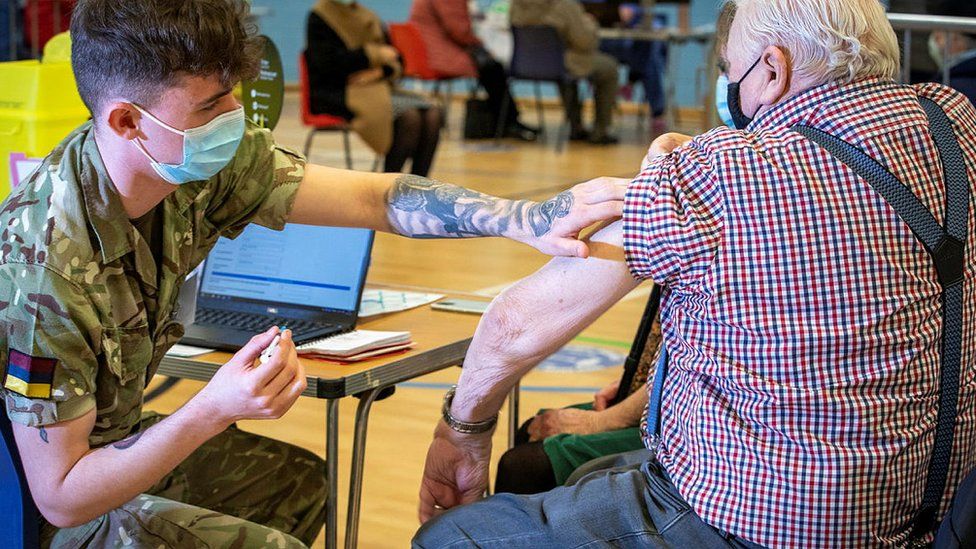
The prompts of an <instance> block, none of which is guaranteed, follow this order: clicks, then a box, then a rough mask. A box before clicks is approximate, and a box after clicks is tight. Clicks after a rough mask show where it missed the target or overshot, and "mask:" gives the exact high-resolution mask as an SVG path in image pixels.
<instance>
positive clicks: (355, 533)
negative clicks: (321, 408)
mask: <svg viewBox="0 0 976 549" xmlns="http://www.w3.org/2000/svg"><path fill="white" fill-rule="evenodd" d="M382 390H383V388H382V387H378V388H376V389H370V390H369V391H366V392H365V393H362V394H361V395H359V406H358V407H357V408H356V428H355V434H354V436H353V443H352V470H351V472H350V474H349V504H348V505H349V507H348V513H347V514H346V544H345V547H346V549H355V547H356V545H357V544H358V542H359V509H360V503H361V501H362V495H363V467H364V465H365V461H366V427H367V426H368V423H369V410H370V408H371V407H372V406H373V402H375V401H376V397H377V396H379V394H380V392H381V391H382Z"/></svg>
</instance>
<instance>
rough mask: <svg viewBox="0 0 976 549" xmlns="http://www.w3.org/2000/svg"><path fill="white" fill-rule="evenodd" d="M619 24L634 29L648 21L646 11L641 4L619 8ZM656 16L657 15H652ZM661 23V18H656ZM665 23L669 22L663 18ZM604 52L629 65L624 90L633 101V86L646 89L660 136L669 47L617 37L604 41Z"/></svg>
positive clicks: (654, 131)
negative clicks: (639, 85) (645, 18)
mask: <svg viewBox="0 0 976 549" xmlns="http://www.w3.org/2000/svg"><path fill="white" fill-rule="evenodd" d="M618 9H619V12H620V18H619V23H620V24H621V25H622V26H624V27H626V28H634V27H636V26H637V25H639V24H640V22H641V20H642V19H643V18H644V8H643V7H641V6H640V5H639V4H632V3H624V4H620V5H619V8H618ZM652 17H653V16H652ZM654 19H655V23H657V21H658V18H654ZM660 20H661V21H662V23H661V24H663V22H664V21H665V20H664V18H663V16H662V17H661V19H660ZM600 51H602V52H604V53H607V54H609V55H612V56H613V57H614V58H616V59H617V60H618V61H620V62H621V63H622V64H624V65H626V66H627V68H628V71H627V87H625V88H624V89H622V90H621V92H622V93H623V94H624V96H625V98H626V99H627V100H628V101H629V100H630V97H631V95H632V93H633V91H632V86H633V84H634V83H636V82H640V83H641V84H643V86H644V100H645V101H647V105H648V107H649V108H650V113H651V133H652V134H654V135H657V134H660V133H662V132H663V131H664V130H665V126H666V121H665V119H664V107H665V105H664V74H663V73H664V67H665V64H666V63H667V44H665V43H664V42H660V41H656V40H655V41H650V40H633V39H629V38H617V39H610V40H601V41H600Z"/></svg>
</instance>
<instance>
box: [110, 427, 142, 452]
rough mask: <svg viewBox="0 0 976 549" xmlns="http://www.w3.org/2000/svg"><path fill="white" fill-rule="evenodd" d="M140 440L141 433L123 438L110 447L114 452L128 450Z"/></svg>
mask: <svg viewBox="0 0 976 549" xmlns="http://www.w3.org/2000/svg"><path fill="white" fill-rule="evenodd" d="M140 438H142V431H139V432H138V433H136V434H134V435H130V436H127V437H125V438H123V439H122V440H120V441H118V442H116V443H115V444H113V445H112V447H113V448H115V449H116V450H128V449H129V448H132V447H133V446H135V444H136V442H139V439H140Z"/></svg>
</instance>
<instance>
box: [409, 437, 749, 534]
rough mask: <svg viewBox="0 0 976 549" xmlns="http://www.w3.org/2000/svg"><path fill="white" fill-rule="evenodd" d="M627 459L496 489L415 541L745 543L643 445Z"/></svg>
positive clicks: (422, 530) (433, 525)
mask: <svg viewBox="0 0 976 549" xmlns="http://www.w3.org/2000/svg"><path fill="white" fill-rule="evenodd" d="M642 452H644V453H643V454H641V453H640V452H638V453H634V455H635V456H639V457H641V458H643V459H642V460H641V462H640V463H633V464H629V465H624V466H622V467H617V468H613V469H608V470H601V471H595V472H593V473H591V474H589V475H586V476H585V477H583V478H582V479H580V480H579V482H577V483H576V484H574V485H573V486H564V487H561V488H556V489H554V490H551V491H549V492H546V493H543V494H535V495H530V496H518V495H514V494H499V495H495V496H492V497H490V498H487V499H484V500H482V501H479V502H477V503H472V504H470V505H464V506H461V507H457V508H454V509H452V510H450V511H448V512H447V513H444V514H443V515H441V516H440V517H437V518H436V519H432V520H430V521H429V522H427V523H426V524H424V525H423V526H422V527H421V528H420V530H419V531H418V532H417V535H416V536H415V537H414V539H413V547H415V548H418V549H421V548H422V549H433V548H460V547H484V548H498V549H513V548H518V547H532V548H540V549H541V548H553V549H556V548H560V549H563V548H566V549H569V548H580V547H587V548H596V547H656V548H664V547H674V548H678V549H690V548H693V547H709V548H711V547H734V548H751V547H756V546H755V545H753V544H750V543H748V542H745V541H744V540H739V539H736V538H734V537H733V536H730V535H728V534H726V533H724V532H722V531H720V530H718V529H716V528H713V527H711V526H709V525H707V524H705V523H704V522H702V520H701V519H700V518H699V517H698V515H696V514H695V513H694V512H693V511H692V510H691V508H690V506H689V505H688V503H686V502H685V501H684V500H683V499H682V498H681V495H680V494H678V490H677V489H676V488H675V487H674V485H673V484H671V480H670V479H669V478H668V475H667V473H665V472H664V470H663V469H662V468H661V466H660V464H658V462H657V461H656V460H654V459H653V458H651V459H647V458H648V457H649V453H648V452H647V451H642Z"/></svg>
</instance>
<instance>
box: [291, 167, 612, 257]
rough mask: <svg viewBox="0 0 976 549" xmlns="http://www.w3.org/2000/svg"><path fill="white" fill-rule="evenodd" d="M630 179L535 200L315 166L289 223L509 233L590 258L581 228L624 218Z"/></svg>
mask: <svg viewBox="0 0 976 549" xmlns="http://www.w3.org/2000/svg"><path fill="white" fill-rule="evenodd" d="M628 183H629V180H626V179H616V178H600V179H595V180H592V181H589V182H586V183H582V184H580V185H577V186H575V187H573V188H572V189H569V190H567V191H565V192H562V193H559V194H558V195H556V196H554V197H552V198H550V199H549V200H546V201H543V202H534V201H530V200H508V199H504V198H497V197H494V196H490V195H487V194H483V193H479V192H477V191H472V190H469V189H465V188H463V187H458V186H456V185H451V184H449V183H443V182H440V181H435V180H433V179H428V178H424V177H419V176H415V175H402V174H376V173H361V172H353V171H348V170H339V169H335V168H326V167H323V166H315V165H309V166H308V167H307V168H306V175H305V180H304V181H303V182H302V185H301V187H299V190H298V196H297V197H296V199H295V206H294V209H293V210H292V212H291V215H290V216H289V221H290V222H294V223H305V224H311V225H334V226H343V227H367V228H371V229H376V230H380V231H386V232H392V233H396V234H399V235H403V236H409V237H413V238H469V237H478V236H502V237H506V238H511V239H513V240H517V241H519V242H524V243H526V244H529V245H531V246H533V247H535V248H537V249H539V250H541V251H543V252H545V253H548V254H551V255H567V256H579V257H585V256H586V255H587V254H588V253H589V252H588V248H587V246H586V244H585V243H583V242H581V241H579V240H578V235H579V232H580V231H581V230H582V229H584V228H586V227H588V226H590V225H592V224H593V223H596V222H598V221H603V220H605V219H610V218H613V217H617V216H619V215H620V213H621V210H622V208H623V195H624V192H625V191H626V187H627V184H628Z"/></svg>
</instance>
